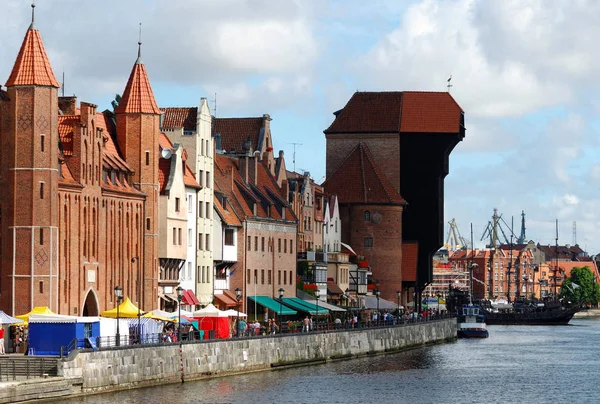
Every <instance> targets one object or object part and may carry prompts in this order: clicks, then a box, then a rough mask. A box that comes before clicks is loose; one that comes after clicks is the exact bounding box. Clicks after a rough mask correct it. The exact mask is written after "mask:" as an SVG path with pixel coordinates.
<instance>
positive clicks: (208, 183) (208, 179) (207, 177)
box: [206, 171, 211, 188]
mask: <svg viewBox="0 0 600 404" xmlns="http://www.w3.org/2000/svg"><path fill="white" fill-rule="evenodd" d="M210 185H211V183H210V171H207V172H206V188H210Z"/></svg>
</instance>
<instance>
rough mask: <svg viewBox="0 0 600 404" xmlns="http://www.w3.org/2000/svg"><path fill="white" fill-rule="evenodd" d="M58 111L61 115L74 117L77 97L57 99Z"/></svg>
mask: <svg viewBox="0 0 600 404" xmlns="http://www.w3.org/2000/svg"><path fill="white" fill-rule="evenodd" d="M58 109H60V110H61V112H62V113H63V115H75V112H77V97H75V96H70V97H58Z"/></svg>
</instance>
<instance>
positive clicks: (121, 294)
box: [115, 285, 123, 346]
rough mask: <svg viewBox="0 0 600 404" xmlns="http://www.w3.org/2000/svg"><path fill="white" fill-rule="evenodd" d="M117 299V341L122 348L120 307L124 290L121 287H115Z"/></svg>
mask: <svg viewBox="0 0 600 404" xmlns="http://www.w3.org/2000/svg"><path fill="white" fill-rule="evenodd" d="M115 297H116V298H117V335H116V337H117V341H116V345H117V346H121V333H120V331H119V305H120V304H121V299H123V289H122V288H121V287H120V286H118V285H117V286H115Z"/></svg>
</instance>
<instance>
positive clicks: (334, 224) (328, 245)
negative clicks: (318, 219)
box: [323, 195, 342, 253]
mask: <svg viewBox="0 0 600 404" xmlns="http://www.w3.org/2000/svg"><path fill="white" fill-rule="evenodd" d="M324 216H325V217H324V218H323V251H325V252H327V253H332V252H340V251H341V248H342V246H341V243H342V226H341V223H342V222H341V221H340V208H339V206H338V199H337V196H336V195H333V196H330V197H329V198H327V203H326V205H325V214H324Z"/></svg>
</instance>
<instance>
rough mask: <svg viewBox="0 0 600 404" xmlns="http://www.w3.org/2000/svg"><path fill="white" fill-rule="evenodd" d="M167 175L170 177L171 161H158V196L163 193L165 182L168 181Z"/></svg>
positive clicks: (161, 159)
mask: <svg viewBox="0 0 600 404" xmlns="http://www.w3.org/2000/svg"><path fill="white" fill-rule="evenodd" d="M169 175H171V160H170V159H163V158H159V159H158V183H159V185H160V194H161V195H162V194H163V193H164V192H165V188H166V187H167V182H168V181H169Z"/></svg>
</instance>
